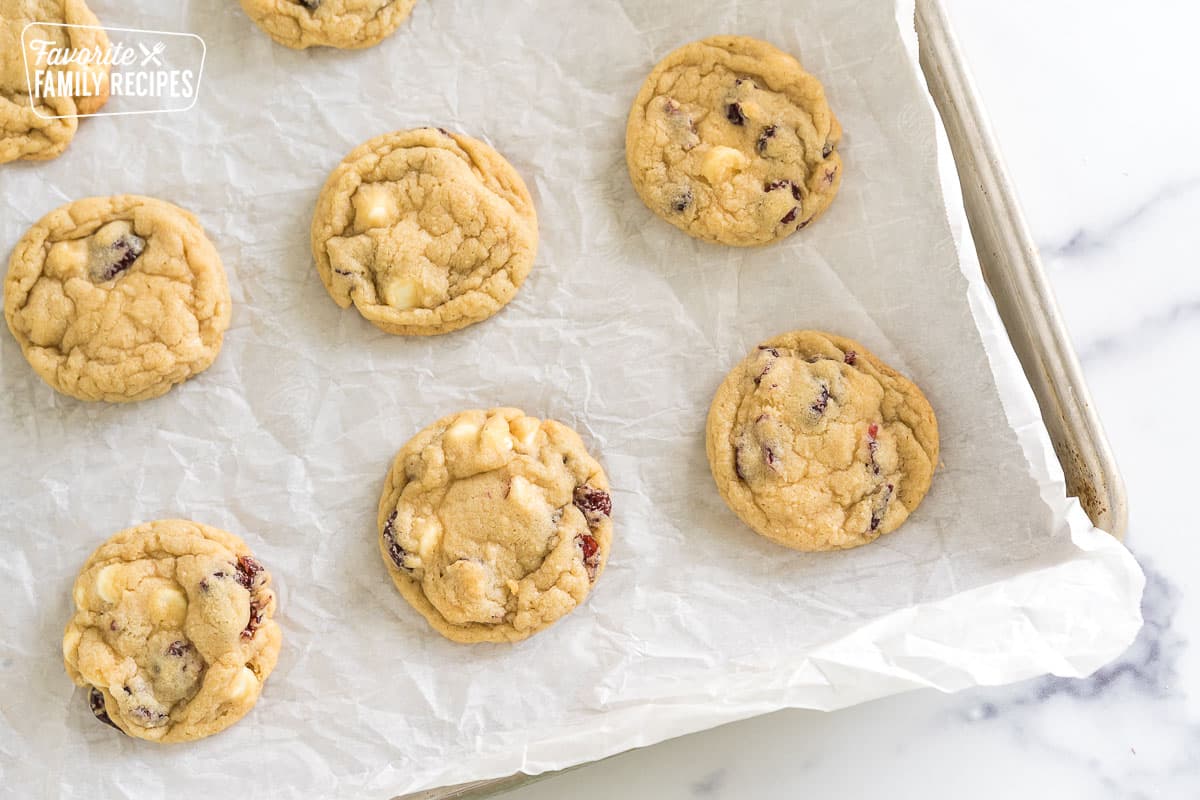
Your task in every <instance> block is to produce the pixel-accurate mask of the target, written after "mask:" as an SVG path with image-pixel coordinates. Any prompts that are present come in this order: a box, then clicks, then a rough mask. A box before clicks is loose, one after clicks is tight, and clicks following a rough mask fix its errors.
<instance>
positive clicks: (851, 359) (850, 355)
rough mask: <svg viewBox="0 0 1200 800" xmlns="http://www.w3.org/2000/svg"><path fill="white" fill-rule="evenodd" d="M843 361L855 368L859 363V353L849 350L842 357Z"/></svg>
mask: <svg viewBox="0 0 1200 800" xmlns="http://www.w3.org/2000/svg"><path fill="white" fill-rule="evenodd" d="M842 360H843V361H845V362H846V363H847V364H849V365H850V366H852V367H853V366H854V365H855V364H857V363H858V353H856V352H854V351H853V350H847V351H846V354H845V355H844V356H842Z"/></svg>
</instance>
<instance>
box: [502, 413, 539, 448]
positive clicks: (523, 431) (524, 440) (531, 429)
mask: <svg viewBox="0 0 1200 800" xmlns="http://www.w3.org/2000/svg"><path fill="white" fill-rule="evenodd" d="M540 428H541V423H540V422H538V421H537V420H536V419H534V418H533V417H517V418H516V419H514V420H513V421H512V422H510V423H509V424H508V429H509V430H510V431H512V434H513V436H515V437H517V441H518V442H520V443H521V446H522V447H524V448H526V449H527V450H528V449H532V448H533V443H534V440H535V439H536V438H537V432H538V430H539V429H540Z"/></svg>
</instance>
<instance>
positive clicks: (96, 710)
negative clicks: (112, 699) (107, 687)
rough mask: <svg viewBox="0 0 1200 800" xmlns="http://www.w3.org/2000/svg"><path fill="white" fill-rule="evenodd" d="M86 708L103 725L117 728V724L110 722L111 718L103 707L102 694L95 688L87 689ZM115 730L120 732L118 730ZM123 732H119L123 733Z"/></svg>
mask: <svg viewBox="0 0 1200 800" xmlns="http://www.w3.org/2000/svg"><path fill="white" fill-rule="evenodd" d="M88 688H89V691H88V707H89V708H91V709H92V714H93V715H94V716H95V717H96V719H98V720H100V721H101V722H103V723H104V724H105V725H111V726H112V727H114V728H117V723H115V722H113V721H112V717H110V716H108V709H106V708H105V707H104V692H102V691H100V690H99V689H97V688H96V687H95V686H90V687H88ZM117 730H119V731H121V729H120V728H117ZM124 732H125V731H121V733H124Z"/></svg>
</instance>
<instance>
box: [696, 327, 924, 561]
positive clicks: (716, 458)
mask: <svg viewBox="0 0 1200 800" xmlns="http://www.w3.org/2000/svg"><path fill="white" fill-rule="evenodd" d="M706 449H707V451H708V462H709V466H710V467H711V468H712V474H713V479H714V480H715V481H716V483H717V489H718V491H720V493H721V497H722V498H724V500H725V502H726V503H727V504H728V505H729V507H730V508H731V509H733V511H734V513H736V514H737V515H738V516H739V517H741V519H742V521H743V522H745V523H746V524H747V525H749V526H750V527H751V528H753V529H754V530H755V531H756V532H758V533H760V534H762V535H763V536H765V537H767V538H768V539H771V540H773V541H776V542H778V543H779V544H782V545H785V546H787V547H791V548H794V549H796V550H840V549H846V548H850V547H858V546H859V545H863V544H866V543H868V542H870V541H873V540H874V539H876V538H878V537H879V536H882V535H883V534H885V533H890V532H892V531H894V530H895V529H896V528H898V527H900V525H901V524H903V522H904V521H905V520H906V519H908V516H909V514H911V513H912V512H913V511H914V510H915V509H916V507H917V506H918V505H919V504H920V502H921V500H922V499H923V498H924V497H925V493H926V492H928V491H929V484H930V482H931V481H932V479H933V472H934V469H935V467H936V465H937V460H938V429H937V420H936V419H935V418H934V414H933V409H932V408H930V406H929V402H928V401H927V400H926V399H925V395H923V394H922V393H921V390H920V389H918V388H917V387H916V385H914V384H913V383H912V382H911V381H909V380H908V379H906V378H905V377H904V376H903V375H900V374H899V373H898V372H896V371H895V370H893V369H892V368H891V367H889V366H888V365H886V364H884V363H883V362H882V361H880V360H879V359H878V358H876V357H875V356H874V355H872V354H871V353H870V352H868V351H867V349H866V348H864V347H863V346H862V345H860V344H858V343H857V342H854V341H851V340H850V339H845V338H843V337H841V336H834V335H833V334H829V333H822V332H820V331H793V332H792V333H785V334H783V335H781V336H776V337H775V338H773V339H770V340H768V341H766V342H763V343H762V344H760V345H759V346H758V347H757V348H756V349H755V350H754V351H753V352H751V353H750V355H748V356H747V357H746V359H745V360H744V361H742V363H741V364H738V365H737V366H736V367H734V369H733V371H732V372H730V373H729V375H728V376H727V377H726V378H725V381H724V382H723V383H722V384H721V387H720V388H719V389H717V394H716V396H715V397H714V398H713V402H712V407H711V408H710V409H709V412H708V428H707V436H706Z"/></svg>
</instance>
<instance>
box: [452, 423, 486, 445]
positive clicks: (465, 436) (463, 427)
mask: <svg viewBox="0 0 1200 800" xmlns="http://www.w3.org/2000/svg"><path fill="white" fill-rule="evenodd" d="M478 435H479V426H478V425H476V424H475V423H474V422H471V421H470V420H466V419H462V420H459V421H458V422H456V423H454V424H453V425H451V426H450V427H449V428H447V429H446V433H445V435H444V437H443V438H444V439H445V440H446V442H448V443H452V444H456V445H465V444H469V443H470V442H473V441H475V437H476V436H478Z"/></svg>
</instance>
